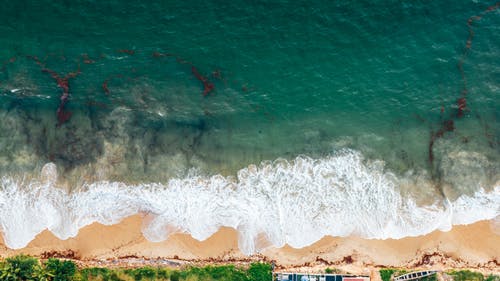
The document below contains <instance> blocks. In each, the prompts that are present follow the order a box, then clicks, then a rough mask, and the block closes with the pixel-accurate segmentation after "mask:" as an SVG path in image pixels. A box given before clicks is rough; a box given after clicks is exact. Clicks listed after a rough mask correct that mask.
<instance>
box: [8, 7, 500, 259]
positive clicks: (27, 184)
mask: <svg viewBox="0 0 500 281" xmlns="http://www.w3.org/2000/svg"><path fill="white" fill-rule="evenodd" d="M151 2H153V1H151ZM154 2H156V3H141V1H8V2H7V3H4V4H3V6H2V8H1V9H0V34H1V36H0V47H1V48H0V62H1V65H0V67H1V68H0V117H1V120H2V121H1V122H0V177H1V185H0V187H1V190H0V223H1V230H2V232H3V235H4V240H5V241H6V243H7V245H8V246H9V247H13V248H19V247H23V246H25V245H26V244H27V243H28V242H29V241H30V240H31V239H33V237H34V236H35V235H36V234H37V233H39V232H40V231H42V230H43V229H49V230H51V231H52V232H53V233H54V234H55V235H56V236H58V237H60V238H63V239H64V238H68V237H71V236H74V235H76V233H77V231H78V229H79V228H81V227H83V226H85V225H87V224H90V223H92V222H95V221H97V222H101V223H105V224H112V223H116V222H118V221H119V220H121V219H122V218H124V217H126V216H128V215H132V214H135V213H144V214H145V215H146V216H147V218H148V223H147V224H145V226H144V228H143V233H144V235H145V236H146V238H148V239H150V240H152V241H160V240H163V239H165V238H166V237H167V236H168V234H169V233H171V232H172V231H181V232H187V233H190V234H191V235H193V237H195V238H197V239H205V238H207V237H208V236H210V235H211V234H212V233H214V232H215V231H216V230H217V229H218V228H219V227H220V226H229V227H234V228H236V229H237V230H238V231H239V233H240V248H241V249H242V250H243V251H244V252H245V253H253V252H255V251H259V250H260V249H262V247H263V245H260V244H259V243H258V242H259V241H260V240H259V239H257V237H261V236H259V235H261V234H264V235H265V237H266V238H267V240H268V242H270V244H272V245H274V246H282V245H284V244H290V245H292V246H294V247H302V246H305V245H308V244H311V243H313V242H314V241H317V240H318V239H320V238H321V237H322V236H324V235H333V236H348V235H356V236H361V237H366V238H400V237H405V236H415V235H421V234H425V233H428V232H430V231H433V230H435V229H442V230H447V229H449V228H450V227H451V226H452V225H453V224H468V223H472V222H475V221H478V220H483V219H490V220H492V226H493V227H496V228H498V224H499V223H498V221H499V219H498V218H497V219H496V220H495V218H496V217H498V216H499V215H500V207H499V206H500V184H499V181H500V173H499V171H500V164H499V163H500V162H499V157H500V153H499V152H500V151H499V138H500V131H499V128H500V123H499V118H500V110H499V108H500V87H499V85H500V32H499V29H500V3H497V2H490V1H459V2H457V1H447V0H445V1H358V2H356V3H355V2H352V1H343V2H341V1H272V2H268V1H239V0H237V1H226V3H223V2H222V1H191V0H188V1H154ZM66 85H67V88H65V86H66ZM472 210H473V211H472ZM266 245H267V244H266Z"/></svg>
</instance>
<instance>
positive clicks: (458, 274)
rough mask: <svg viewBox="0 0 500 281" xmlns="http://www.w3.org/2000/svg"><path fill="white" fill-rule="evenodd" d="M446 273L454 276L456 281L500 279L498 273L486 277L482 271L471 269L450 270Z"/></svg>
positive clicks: (496, 280)
mask: <svg viewBox="0 0 500 281" xmlns="http://www.w3.org/2000/svg"><path fill="white" fill-rule="evenodd" d="M446 274H448V275H450V276H452V277H453V280H454V281H500V276H498V275H490V276H488V277H486V278H485V277H484V276H483V275H482V274H481V273H479V272H472V271H470V270H460V271H450V272H447V273H446Z"/></svg>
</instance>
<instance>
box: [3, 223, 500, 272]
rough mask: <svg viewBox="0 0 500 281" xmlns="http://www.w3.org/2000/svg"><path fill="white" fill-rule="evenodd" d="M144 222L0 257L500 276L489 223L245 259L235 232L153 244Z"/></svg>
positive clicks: (335, 240)
mask: <svg viewBox="0 0 500 281" xmlns="http://www.w3.org/2000/svg"><path fill="white" fill-rule="evenodd" d="M142 219H143V218H142V216H141V215H135V216H131V217H129V218H126V219H124V220H123V221H122V222H120V223H118V224H115V225H110V226H106V225H101V224H98V223H94V224H92V225H89V226H87V227H84V228H82V229H81V230H80V232H79V234H78V235H77V236H76V237H75V238H70V239H67V240H60V239H58V238H56V237H55V236H54V235H53V234H52V233H50V232H49V231H44V232H42V233H40V234H39V235H38V236H37V237H36V238H35V239H34V240H33V241H32V242H31V243H30V244H29V245H28V246H27V247H25V248H23V249H20V250H12V249H8V248H7V247H6V246H5V245H4V244H3V243H1V245H0V247H1V252H0V253H1V255H2V256H4V257H5V256H13V255H18V254H21V253H23V254H29V255H34V256H41V257H44V256H45V257H46V256H51V255H54V254H55V255H59V256H61V255H62V256H64V255H66V256H70V257H74V258H75V259H78V260H81V261H86V262H92V261H95V260H106V259H119V258H126V257H131V256H133V257H141V258H145V259H157V258H168V259H174V260H188V261H195V262H200V261H201V262H203V261H205V262H234V261H239V260H242V261H245V260H256V259H265V260H267V261H275V262H276V264H277V266H278V268H281V269H290V268H294V270H305V271H315V270H318V271H319V270H322V269H324V268H326V267H335V268H341V269H343V270H346V271H349V272H352V273H364V274H367V273H369V272H370V271H372V269H373V268H377V267H405V268H432V269H446V268H471V269H478V270H481V271H483V272H489V273H492V272H493V273H497V272H500V269H499V268H500V235H499V234H497V233H495V231H494V229H493V228H492V227H490V222H489V221H481V222H477V223H474V224H471V225H464V226H455V227H453V229H452V230H451V231H448V232H441V231H434V232H432V233H430V234H427V235H424V236H419V237H408V238H403V239H398V240H395V239H388V240H373V239H362V238H357V237H345V238H339V237H324V238H323V239H321V240H320V241H318V242H316V243H314V244H312V245H310V246H308V247H305V248H301V249H294V248H291V247H288V246H285V247H282V248H274V247H269V248H267V249H265V250H264V251H262V253H260V254H259V255H256V256H253V257H248V256H245V255H243V254H242V253H241V252H240V251H239V250H238V234H237V232H236V231H235V230H234V229H231V228H221V229H220V230H219V231H218V232H217V233H215V234H214V235H212V236H211V237H210V238H208V239H207V240H205V241H197V240H195V239H193V238H192V237H191V236H190V235H188V234H180V233H179V234H173V235H171V236H170V237H169V238H168V239H167V240H166V241H163V242H159V243H154V242H150V241H148V240H146V239H145V238H144V237H143V235H142V233H141V226H142Z"/></svg>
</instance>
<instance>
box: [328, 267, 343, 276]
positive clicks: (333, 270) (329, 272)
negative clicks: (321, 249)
mask: <svg viewBox="0 0 500 281" xmlns="http://www.w3.org/2000/svg"><path fill="white" fill-rule="evenodd" d="M325 273H326V274H338V273H340V270H338V269H336V268H329V267H327V268H326V269H325Z"/></svg>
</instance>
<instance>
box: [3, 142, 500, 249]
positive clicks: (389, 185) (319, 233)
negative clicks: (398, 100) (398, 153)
mask: <svg viewBox="0 0 500 281" xmlns="http://www.w3.org/2000/svg"><path fill="white" fill-rule="evenodd" d="M55 177H57V172H56V169H55V166H54V164H47V165H46V166H45V167H44V169H43V170H42V177H41V181H39V182H38V181H30V182H25V181H24V182H23V181H19V180H14V179H12V178H8V177H3V178H2V179H1V181H0V185H1V186H0V223H1V230H2V232H3V235H4V240H5V243H6V244H7V246H9V247H11V248H22V247H25V246H26V245H27V244H28V243H29V242H30V241H31V240H32V239H33V238H34V237H35V236H36V235H37V234H38V233H40V232H41V231H43V230H44V229H48V230H50V231H51V232H52V233H54V234H55V235H56V236H57V237H59V238H61V239H67V238H69V237H74V236H76V235H77V233H78V230H79V229H80V228H82V227H84V226H86V225H89V224H91V223H93V222H99V223H102V224H108V225H109V224H115V223H117V222H119V221H120V220H121V219H123V218H125V217H127V216H130V215H133V214H136V213H139V212H142V213H147V214H148V215H147V219H146V223H145V225H144V228H143V230H142V231H143V234H144V236H145V237H146V238H147V239H149V240H151V241H162V240H165V239H166V238H167V237H168V235H169V234H171V233H172V232H185V233H189V234H191V235H192V236H193V237H194V238H195V239H198V240H204V239H206V238H208V237H209V236H211V235H212V234H213V233H215V232H216V231H217V230H218V228H219V227H221V226H227V227H232V228H235V229H237V230H238V232H239V247H240V249H241V250H242V251H243V252H244V253H247V254H250V253H254V252H255V251H259V250H260V249H259V248H258V245H259V244H260V243H257V242H258V240H259V239H260V238H262V236H264V237H265V238H266V239H267V240H268V242H269V243H270V244H272V245H274V246H277V247H279V246H283V245H284V244H289V245H290V246H292V247H304V246H307V245H310V244H312V243H314V242H315V241H317V240H319V239H321V238H322V237H323V236H325V235H332V236H348V235H357V236H360V237H365V238H381V239H385V238H402V237H405V236H415V235H421V234H426V233H429V232H431V231H433V230H436V229H441V230H448V229H450V228H451V226H452V224H469V223H472V222H475V221H478V220H484V219H494V218H495V217H497V216H499V215H500V186H496V187H495V188H494V189H493V190H492V191H490V192H485V191H484V190H482V189H481V190H480V191H478V192H476V193H475V194H474V195H473V196H461V197H459V198H458V199H457V200H456V201H454V202H451V203H450V202H447V201H446V200H445V201H443V200H437V201H436V202H435V203H434V204H432V205H429V206H417V204H416V203H415V202H414V201H413V200H412V199H411V198H406V197H402V196H401V195H400V193H399V192H398V183H399V182H400V180H399V179H397V178H396V177H395V176H394V175H392V174H391V173H389V172H387V171H384V166H383V163H381V162H367V161H363V159H362V156H361V155H360V154H359V153H357V152H354V151H348V150H345V151H342V152H339V153H336V154H334V155H332V156H330V157H327V158H322V159H311V158H307V157H299V158H297V159H295V160H294V161H291V162H287V161H284V160H277V161H274V162H272V163H271V162H269V163H263V164H261V165H260V166H254V165H251V166H249V167H247V168H245V169H242V170H240V171H239V172H238V175H237V178H232V177H222V176H212V177H204V176H189V177H186V178H183V179H172V180H170V181H169V182H168V183H166V184H141V185H126V184H124V183H119V182H96V183H92V184H88V185H86V186H84V187H83V188H82V189H81V191H79V192H74V193H70V194H68V193H66V192H64V191H62V190H60V189H58V188H54V187H53V184H54V178H55Z"/></svg>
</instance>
